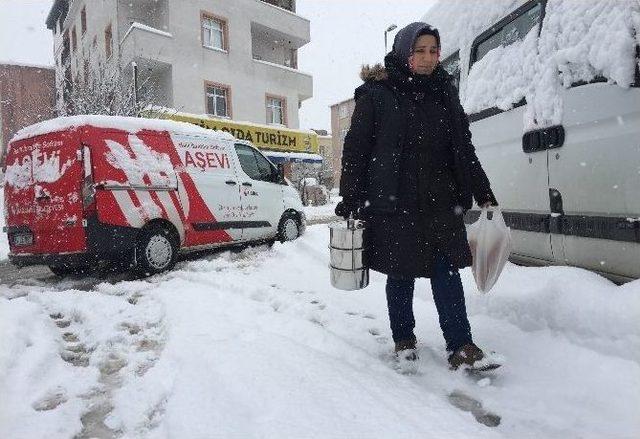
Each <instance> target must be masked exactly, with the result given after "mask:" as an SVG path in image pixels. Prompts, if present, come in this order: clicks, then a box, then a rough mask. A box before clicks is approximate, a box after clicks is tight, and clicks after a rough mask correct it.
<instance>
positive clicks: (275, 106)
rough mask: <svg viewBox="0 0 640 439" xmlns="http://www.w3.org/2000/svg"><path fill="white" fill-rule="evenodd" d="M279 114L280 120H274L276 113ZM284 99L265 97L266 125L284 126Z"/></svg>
mask: <svg viewBox="0 0 640 439" xmlns="http://www.w3.org/2000/svg"><path fill="white" fill-rule="evenodd" d="M277 110H279V112H280V120H279V121H278V120H274V116H275V114H276V111H277ZM284 112H285V103H284V99H282V98H278V97H275V96H267V123H268V124H270V125H285V115H284Z"/></svg>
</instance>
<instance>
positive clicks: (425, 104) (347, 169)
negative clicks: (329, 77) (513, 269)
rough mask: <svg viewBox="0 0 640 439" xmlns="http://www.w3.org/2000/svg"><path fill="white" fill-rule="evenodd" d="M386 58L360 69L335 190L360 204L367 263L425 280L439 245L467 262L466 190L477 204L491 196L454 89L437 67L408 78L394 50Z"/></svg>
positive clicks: (456, 262)
mask: <svg viewBox="0 0 640 439" xmlns="http://www.w3.org/2000/svg"><path fill="white" fill-rule="evenodd" d="M385 65H386V69H385V68H383V67H382V66H380V65H377V66H375V67H373V68H364V69H363V72H362V73H361V77H362V79H363V80H364V81H365V83H364V84H363V85H362V86H360V87H358V88H357V89H356V91H355V99H356V107H355V111H354V113H353V116H352V119H351V127H350V129H349V132H348V133H347V136H346V138H345V143H344V150H343V155H342V177H341V180H340V194H341V195H342V196H343V199H344V200H345V202H346V203H351V204H355V203H362V204H364V205H365V206H366V207H365V208H364V219H365V220H366V221H367V229H366V230H367V231H366V242H367V253H366V256H367V262H368V265H369V267H370V268H372V269H373V270H376V271H379V272H381V273H386V274H390V275H394V276H401V277H430V276H431V270H432V266H433V258H434V256H435V254H436V252H437V251H440V252H443V253H445V254H446V255H447V256H448V258H449V260H450V261H451V263H452V264H453V266H454V268H463V267H468V266H470V265H471V262H472V260H471V252H470V250H469V244H468V242H467V236H466V230H465V226H464V221H463V214H464V212H465V211H466V210H467V209H470V208H471V206H472V196H473V197H474V198H475V199H476V202H477V203H478V204H479V205H481V204H483V203H485V202H487V201H490V202H492V203H493V204H497V202H496V199H495V197H494V195H493V192H492V191H491V187H490V184H489V180H488V179H487V176H486V174H485V172H484V170H483V169H482V166H481V165H480V162H479V160H478V158H477V156H476V154H475V148H474V147H473V144H472V142H471V133H470V131H469V122H468V119H467V117H466V115H465V113H464V110H463V109H462V106H461V105H460V101H459V99H458V93H457V90H456V88H455V87H454V86H453V84H452V81H451V76H450V75H449V74H448V73H447V72H446V71H445V70H444V69H443V68H442V67H441V66H438V67H437V68H436V70H435V71H434V72H433V73H432V74H431V75H430V76H428V77H425V76H422V77H417V76H415V75H410V74H409V72H406V71H404V70H403V69H402V68H401V67H400V66H398V63H397V62H395V58H394V57H393V55H388V56H387V57H386V58H385ZM409 77H410V78H409Z"/></svg>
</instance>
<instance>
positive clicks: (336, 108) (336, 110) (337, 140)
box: [330, 98, 356, 187]
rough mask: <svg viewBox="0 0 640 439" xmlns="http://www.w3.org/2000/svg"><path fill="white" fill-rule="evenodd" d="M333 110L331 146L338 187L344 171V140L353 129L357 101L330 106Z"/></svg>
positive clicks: (352, 100)
mask: <svg viewBox="0 0 640 439" xmlns="http://www.w3.org/2000/svg"><path fill="white" fill-rule="evenodd" d="M330 108H331V133H332V138H331V144H332V149H333V151H332V154H333V156H332V167H333V181H334V185H335V186H336V187H337V186H339V185H340V173H341V169H342V166H341V165H342V149H343V147H344V138H345V137H346V135H347V131H349V127H351V116H352V115H353V110H354V109H355V108H356V101H355V99H353V98H351V99H347V100H344V101H341V102H338V103H337V104H333V105H331V106H330Z"/></svg>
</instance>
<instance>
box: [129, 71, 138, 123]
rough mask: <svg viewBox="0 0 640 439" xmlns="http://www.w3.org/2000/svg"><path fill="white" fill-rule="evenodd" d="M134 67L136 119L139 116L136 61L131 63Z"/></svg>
mask: <svg viewBox="0 0 640 439" xmlns="http://www.w3.org/2000/svg"><path fill="white" fill-rule="evenodd" d="M131 67H133V107H134V108H135V110H136V117H137V116H138V64H136V62H135V61H132V62H131Z"/></svg>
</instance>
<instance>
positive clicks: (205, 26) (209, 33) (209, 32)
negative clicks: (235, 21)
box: [202, 14, 227, 50]
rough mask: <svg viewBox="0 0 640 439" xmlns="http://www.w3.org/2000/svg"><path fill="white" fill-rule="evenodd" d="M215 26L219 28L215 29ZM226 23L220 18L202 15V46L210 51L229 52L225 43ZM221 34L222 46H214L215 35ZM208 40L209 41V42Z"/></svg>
mask: <svg viewBox="0 0 640 439" xmlns="http://www.w3.org/2000/svg"><path fill="white" fill-rule="evenodd" d="M214 24H215V25H217V26H218V28H216V27H214ZM224 27H225V22H224V21H223V20H221V19H219V18H215V17H212V16H210V15H207V14H203V15H202V45H203V46H204V47H208V48H210V49H219V50H227V49H226V47H227V44H226V41H225V35H224V34H225V31H224ZM217 32H219V33H220V46H215V45H214V44H213V35H214V33H217ZM207 40H208V41H207Z"/></svg>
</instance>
